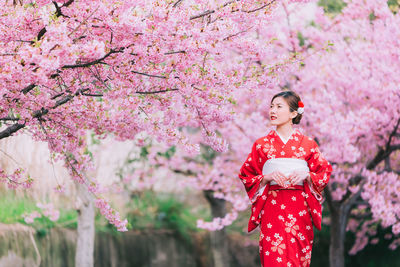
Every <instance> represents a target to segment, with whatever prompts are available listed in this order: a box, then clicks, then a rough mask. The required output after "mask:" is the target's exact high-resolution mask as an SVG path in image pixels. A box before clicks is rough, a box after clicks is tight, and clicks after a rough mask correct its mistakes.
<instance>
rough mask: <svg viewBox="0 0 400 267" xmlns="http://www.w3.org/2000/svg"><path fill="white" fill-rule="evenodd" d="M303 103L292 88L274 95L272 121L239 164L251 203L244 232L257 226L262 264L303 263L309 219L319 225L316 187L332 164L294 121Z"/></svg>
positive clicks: (326, 177) (323, 181)
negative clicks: (246, 227)
mask: <svg viewBox="0 0 400 267" xmlns="http://www.w3.org/2000/svg"><path fill="white" fill-rule="evenodd" d="M303 107H304V105H303V103H302V102H301V100H300V97H299V96H298V95H297V94H296V93H294V92H293V91H284V92H281V93H279V94H276V95H275V96H274V97H273V98H272V100H271V108H270V110H269V115H270V119H271V123H272V124H273V125H276V129H275V130H271V131H270V132H269V133H268V134H267V135H266V136H264V137H261V138H259V139H258V140H256V142H255V143H254V144H253V147H252V151H251V152H250V154H249V155H248V157H247V160H246V161H245V163H244V164H243V166H242V167H241V169H240V174H239V178H240V179H241V180H242V182H243V184H244V186H245V188H246V191H247V194H248V196H249V198H250V200H251V203H252V209H251V217H250V220H249V224H248V232H251V231H253V230H254V229H255V228H256V227H257V226H259V225H260V243H259V244H260V258H261V264H262V266H264V267H273V266H302V267H305V266H309V265H310V262H311V250H312V244H313V238H314V232H313V230H314V229H313V224H314V226H315V227H316V228H317V229H318V230H321V201H322V195H321V194H322V191H323V189H324V188H325V186H326V185H327V183H328V181H329V177H330V175H331V172H332V166H331V165H330V164H329V162H328V161H327V160H326V159H325V158H324V157H323V156H322V154H321V151H320V150H319V148H318V145H317V143H316V142H315V141H314V140H313V139H312V138H310V137H308V136H305V135H303V134H302V132H301V131H300V130H299V129H293V127H292V126H293V124H299V123H300V120H301V117H302V113H303V111H304V108H303Z"/></svg>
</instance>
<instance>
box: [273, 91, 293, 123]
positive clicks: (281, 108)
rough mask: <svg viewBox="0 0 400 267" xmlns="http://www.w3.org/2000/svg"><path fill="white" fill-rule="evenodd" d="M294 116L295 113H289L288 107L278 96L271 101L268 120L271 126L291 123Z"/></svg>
mask: <svg viewBox="0 0 400 267" xmlns="http://www.w3.org/2000/svg"><path fill="white" fill-rule="evenodd" d="M296 116H297V112H296V111H293V112H290V109H289V105H288V104H287V103H286V101H285V99H284V98H283V97H281V96H278V97H276V98H275V99H274V101H272V103H271V106H270V109H269V118H270V120H271V123H272V124H273V125H282V124H286V123H291V121H292V119H293V118H294V117H296Z"/></svg>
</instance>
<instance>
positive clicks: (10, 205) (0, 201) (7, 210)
mask: <svg viewBox="0 0 400 267" xmlns="http://www.w3.org/2000/svg"><path fill="white" fill-rule="evenodd" d="M33 211H38V212H40V208H38V207H37V206H36V201H35V200H33V199H32V198H31V197H29V196H28V195H26V194H24V195H22V196H20V195H17V194H16V193H15V192H14V191H12V190H2V191H1V195H0V222H1V223H6V224H13V223H22V224H25V225H30V226H32V227H34V228H36V229H37V230H40V229H42V230H43V229H50V228H53V227H55V226H58V227H66V228H76V218H77V213H76V211H75V210H63V209H60V217H59V219H58V220H57V221H56V222H53V221H51V220H50V219H49V218H47V217H40V218H36V219H35V220H34V222H33V223H32V224H27V223H26V222H25V220H24V217H25V215H28V214H30V213H31V212H33Z"/></svg>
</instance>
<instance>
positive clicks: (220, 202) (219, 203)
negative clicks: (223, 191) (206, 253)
mask: <svg viewBox="0 0 400 267" xmlns="http://www.w3.org/2000/svg"><path fill="white" fill-rule="evenodd" d="M203 193H204V196H205V197H206V199H207V200H208V202H209V203H210V206H211V213H212V216H213V218H215V217H224V216H225V214H226V201H225V200H224V199H219V198H214V196H213V193H214V192H213V191H212V190H204V191H203ZM210 239H211V249H212V254H213V260H214V267H229V251H228V244H227V242H228V239H227V236H226V232H225V228H223V229H222V230H218V231H211V232H210Z"/></svg>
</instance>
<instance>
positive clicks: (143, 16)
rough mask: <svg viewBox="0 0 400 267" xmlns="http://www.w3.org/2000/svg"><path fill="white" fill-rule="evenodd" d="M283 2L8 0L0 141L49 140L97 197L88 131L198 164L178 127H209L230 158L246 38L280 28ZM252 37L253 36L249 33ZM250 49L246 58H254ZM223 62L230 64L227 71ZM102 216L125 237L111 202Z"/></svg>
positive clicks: (0, 62)
mask: <svg viewBox="0 0 400 267" xmlns="http://www.w3.org/2000/svg"><path fill="white" fill-rule="evenodd" d="M276 3H277V1H261V2H260V1H257V2H253V1H228V2H220V1H215V2H209V1H162V2H161V1H135V2H132V1H85V0H82V1H74V0H68V1H46V0H40V1H39V0H38V1H13V3H11V1H10V2H8V1H5V3H3V5H1V7H0V8H1V14H2V16H1V18H0V27H1V32H2V34H1V39H0V40H1V47H2V50H1V51H2V52H1V55H0V66H1V70H2V71H1V73H0V80H1V84H2V87H1V90H2V92H1V98H0V102H1V109H0V121H1V122H2V128H1V131H0V139H2V138H8V137H10V136H13V135H15V134H18V133H21V132H23V131H24V132H29V133H30V134H31V135H32V138H34V139H35V140H44V141H46V142H48V144H49V147H50V149H51V151H53V152H54V158H56V159H62V160H64V161H65V164H66V166H67V167H68V169H69V170H70V174H71V177H72V178H73V179H75V180H76V181H78V182H80V183H83V184H86V186H87V187H88V189H89V191H91V192H92V193H94V194H95V195H96V186H95V185H96V182H95V181H91V180H90V178H88V177H84V176H83V175H82V174H83V173H84V170H85V169H86V168H90V166H91V164H90V159H89V155H88V153H85V152H86V151H85V146H86V142H85V138H84V136H85V131H87V130H91V131H93V132H95V133H96V134H97V135H98V136H100V138H103V137H105V136H106V135H108V134H111V135H113V136H114V137H115V138H116V139H117V140H126V139H133V138H134V137H135V136H136V135H137V134H138V133H140V132H146V133H148V134H149V135H151V136H153V137H154V138H155V139H157V140H158V141H163V142H166V143H167V144H169V145H179V146H181V147H183V148H184V149H185V151H187V152H189V153H191V154H196V153H198V152H199V145H198V144H196V143H194V142H191V141H190V140H189V139H188V138H187V137H186V136H185V135H184V134H183V133H182V132H181V131H179V127H182V126H193V127H202V131H203V140H204V142H205V143H206V144H208V145H210V146H211V147H212V148H213V149H216V150H219V151H223V150H224V149H226V146H224V145H223V144H224V143H223V141H222V139H221V138H220V137H218V136H217V135H216V134H215V129H216V125H217V124H218V123H220V122H222V121H226V120H231V119H232V92H233V91H234V90H236V89H237V88H241V86H243V85H244V83H245V81H243V80H242V75H240V74H241V73H243V72H244V71H245V70H246V67H247V66H246V64H245V62H243V61H242V60H241V59H240V60H235V59H237V58H235V59H231V55H232V50H236V54H241V53H244V54H246V55H251V54H252V52H253V51H254V50H253V49H250V48H251V43H250V39H249V38H241V37H242V36H241V35H242V34H243V33H247V32H249V31H251V32H255V30H256V29H257V28H258V27H259V26H260V24H261V23H263V25H266V24H265V23H267V21H271V20H272V19H273V16H272V15H271V14H272V10H273V9H274V5H275V4H276ZM252 27H253V28H254V29H253V28H252ZM247 50H248V51H247ZM226 62H229V63H231V65H230V67H228V68H225V66H226ZM26 177H27V176H26V175H24V174H23V170H21V169H17V170H15V171H14V172H13V173H6V172H4V171H2V172H1V180H2V181H3V182H6V183H7V184H8V185H9V186H10V187H16V186H18V185H23V186H27V187H28V186H29V184H30V183H32V181H33V179H31V178H29V179H26ZM96 198H97V199H96V201H95V202H96V206H97V207H98V208H100V210H101V212H102V213H103V214H104V215H105V216H106V217H107V219H109V221H110V223H113V224H115V225H116V226H117V227H118V228H119V229H120V230H125V228H126V221H122V220H121V219H120V218H119V217H118V216H116V212H115V211H113V210H112V209H111V207H110V206H109V204H108V202H107V200H105V199H103V198H102V197H101V196H100V195H99V194H97V195H96Z"/></svg>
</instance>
